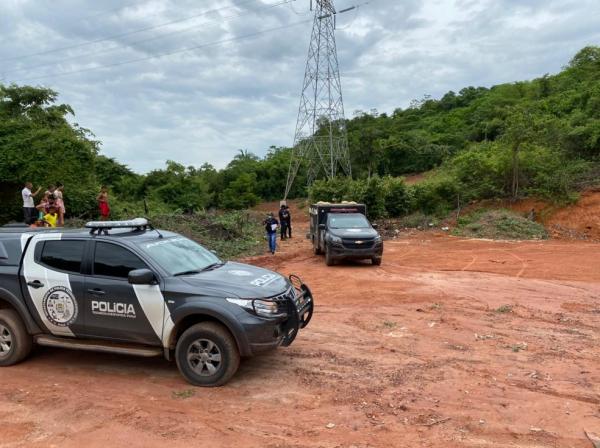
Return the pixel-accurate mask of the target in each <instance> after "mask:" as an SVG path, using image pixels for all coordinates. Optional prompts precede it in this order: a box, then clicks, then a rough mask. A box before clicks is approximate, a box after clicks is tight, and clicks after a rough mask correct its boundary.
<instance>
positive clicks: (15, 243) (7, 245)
mask: <svg viewBox="0 0 600 448" xmlns="http://www.w3.org/2000/svg"><path fill="white" fill-rule="evenodd" d="M5 257H6V258H5ZM19 261H21V240H20V239H10V240H9V239H7V240H0V266H18V265H19Z"/></svg>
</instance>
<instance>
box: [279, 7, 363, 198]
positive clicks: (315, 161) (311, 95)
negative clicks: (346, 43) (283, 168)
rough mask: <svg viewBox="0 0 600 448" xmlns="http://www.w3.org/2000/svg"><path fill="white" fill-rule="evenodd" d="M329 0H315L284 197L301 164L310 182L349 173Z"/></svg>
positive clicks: (333, 15) (334, 14) (333, 23)
mask: <svg viewBox="0 0 600 448" xmlns="http://www.w3.org/2000/svg"><path fill="white" fill-rule="evenodd" d="M335 17H336V11H335V7H334V5H333V0H317V1H316V8H315V18H314V22H313V29H312V36H311V39H310V47H309V49H308V61H307V63H306V71H305V75H304V83H303V85H302V95H301V97H300V108H299V111H298V121H297V123H296V134H295V136H294V147H293V150H292V159H291V161H290V168H289V171H288V178H287V184H286V187H285V199H287V197H288V194H289V192H290V190H291V188H292V185H293V183H294V179H295V178H296V175H297V174H298V169H299V168H300V165H301V164H302V162H303V161H306V162H307V169H308V173H307V174H308V183H309V184H311V183H312V182H313V181H314V180H315V179H317V178H318V177H321V176H325V177H327V178H333V177H335V176H336V175H337V174H338V173H340V172H342V173H343V174H345V175H346V176H351V175H352V169H351V166H350V155H349V152H348V136H347V132H346V121H345V118H344V102H343V99H342V84H341V82H340V70H339V66H338V58H337V47H336V43H335V22H336V19H335Z"/></svg>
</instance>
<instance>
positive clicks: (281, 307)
mask: <svg viewBox="0 0 600 448" xmlns="http://www.w3.org/2000/svg"><path fill="white" fill-rule="evenodd" d="M295 298H296V292H295V290H294V288H290V289H288V290H287V291H286V292H284V293H283V294H279V295H278V296H275V297H271V298H269V300H273V301H274V302H276V303H277V310H278V311H279V312H280V313H282V314H283V313H287V312H288V305H289V300H290V299H292V301H293V302H294V303H296V300H295Z"/></svg>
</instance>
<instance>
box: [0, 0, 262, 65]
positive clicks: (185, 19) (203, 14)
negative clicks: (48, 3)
mask: <svg viewBox="0 0 600 448" xmlns="http://www.w3.org/2000/svg"><path fill="white" fill-rule="evenodd" d="M256 1H259V0H244V1H241V2H239V3H235V4H233V5H230V6H223V7H220V8H216V9H211V10H209V11H204V12H202V13H199V14H195V15H192V16H187V17H183V18H181V19H176V20H171V21H169V22H164V23H161V24H158V25H152V26H147V27H144V28H138V29H136V30H132V31H127V32H125V33H120V34H113V35H112V36H107V37H102V38H100V39H95V40H90V41H86V42H80V43H78V44H73V45H67V46H64V47H58V48H53V49H51V50H45V51H40V52H38V53H30V54H27V55H23V56H15V57H12V58H8V59H2V60H0V62H8V61H16V60H20V59H28V58H31V57H34V56H41V55H46V54H51V53H57V52H59V51H64V50H71V49H73V48H80V47H84V46H87V45H93V44H97V43H100V42H106V41H108V40H112V39H117V38H120V37H125V36H131V35H132V34H138V33H142V32H144V31H150V30H155V29H158V28H163V27H165V26H169V25H173V24H175V23H181V22H187V21H188V20H192V19H195V18H198V17H202V16H205V15H207V14H211V13H213V12H219V11H222V10H224V9H231V8H233V7H235V6H242V5H245V4H247V3H252V2H256Z"/></svg>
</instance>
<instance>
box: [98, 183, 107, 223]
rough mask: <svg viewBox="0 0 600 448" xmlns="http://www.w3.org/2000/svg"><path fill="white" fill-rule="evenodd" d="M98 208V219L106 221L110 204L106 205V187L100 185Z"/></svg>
mask: <svg viewBox="0 0 600 448" xmlns="http://www.w3.org/2000/svg"><path fill="white" fill-rule="evenodd" d="M97 199H98V209H99V210H100V220H101V221H107V220H108V218H109V216H110V205H108V188H106V186H104V185H103V186H102V188H101V189H100V194H99V195H98V198H97Z"/></svg>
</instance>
